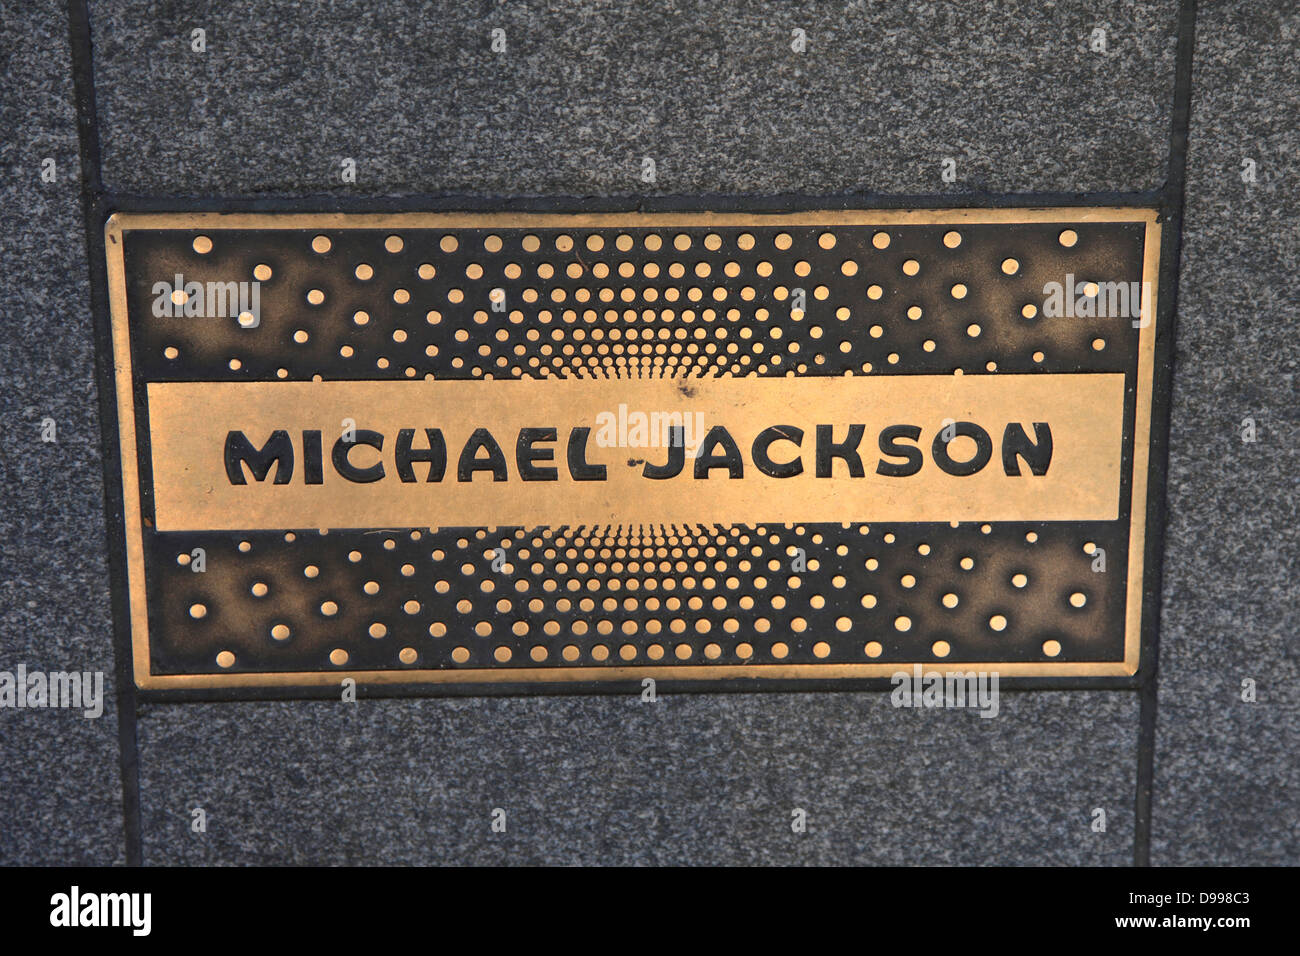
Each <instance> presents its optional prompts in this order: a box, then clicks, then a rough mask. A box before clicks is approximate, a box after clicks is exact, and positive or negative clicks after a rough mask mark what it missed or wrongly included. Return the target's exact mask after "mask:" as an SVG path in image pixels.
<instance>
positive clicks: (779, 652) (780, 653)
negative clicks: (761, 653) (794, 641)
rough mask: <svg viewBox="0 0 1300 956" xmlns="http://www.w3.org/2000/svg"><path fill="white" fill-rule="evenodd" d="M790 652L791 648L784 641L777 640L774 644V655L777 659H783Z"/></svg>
mask: <svg viewBox="0 0 1300 956" xmlns="http://www.w3.org/2000/svg"><path fill="white" fill-rule="evenodd" d="M789 653H790V648H789V646H788V645H786V644H785V643H784V642H782V641H777V642H776V643H775V644H773V645H772V656H773V657H775V658H776V659H777V660H783V659H784V658H785V657H786V656H787V655H789Z"/></svg>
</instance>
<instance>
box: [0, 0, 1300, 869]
mask: <svg viewBox="0 0 1300 956" xmlns="http://www.w3.org/2000/svg"><path fill="white" fill-rule="evenodd" d="M25 6H27V7H31V8H32V11H36V12H32V11H28V10H26V9H24V11H23V13H22V15H21V16H19V15H15V14H11V13H9V12H7V11H6V12H5V13H3V14H0V17H3V26H4V30H3V31H0V55H2V56H3V59H4V64H5V76H6V81H7V82H6V84H5V87H4V88H3V91H2V92H0V104H2V108H3V118H4V124H5V128H6V129H8V130H14V131H17V135H10V136H9V137H8V138H7V139H0V150H3V153H0V155H3V157H4V163H3V165H4V169H5V172H6V178H5V181H4V183H3V184H2V185H0V188H2V189H4V191H5V195H4V204H3V215H4V217H5V222H4V229H3V232H2V234H0V250H3V262H2V269H3V280H2V281H3V282H4V283H5V291H6V292H7V293H8V294H7V295H5V296H4V298H3V302H2V303H0V310H3V320H4V322H5V327H6V339H5V346H4V349H3V354H2V355H0V368H2V369H3V381H2V382H0V385H2V391H0V395H2V396H3V402H4V408H3V410H4V412H5V413H6V416H7V417H6V420H7V421H9V422H11V423H15V425H14V427H21V428H23V429H27V430H29V431H30V432H31V433H32V434H33V435H35V433H36V429H37V428H38V423H39V421H40V419H41V418H42V417H45V416H46V415H50V416H51V417H54V418H56V419H57V420H58V421H59V427H60V443H59V445H58V446H57V452H58V456H59V457H58V459H57V467H56V465H55V463H54V462H52V461H51V460H50V456H49V454H48V453H49V452H50V451H52V450H53V448H52V447H47V446H43V445H40V444H38V443H36V441H35V439H33V442H32V448H33V449H34V453H33V454H31V455H28V456H22V457H20V458H18V459H15V461H16V464H14V465H13V466H11V467H13V468H16V469H18V470H17V471H16V472H15V473H12V474H6V475H4V488H5V496H6V497H5V500H4V511H5V517H6V519H8V520H9V523H10V524H11V525H12V526H13V527H15V528H22V529H23V530H22V533H14V534H10V535H7V536H6V538H5V539H4V541H3V543H2V544H0V562H3V564H2V565H0V567H2V568H3V581H2V582H0V586H3V588H4V606H3V608H0V615H3V616H2V617H0V621H3V635H2V637H3V642H2V643H0V666H3V665H4V663H5V662H6V661H7V660H9V659H10V658H13V659H15V660H26V661H28V662H29V663H30V662H32V661H41V662H53V663H48V664H46V665H45V666H49V667H53V666H55V663H57V664H59V665H60V666H70V665H71V664H72V663H77V664H81V663H82V662H86V663H84V664H83V666H91V664H92V662H93V665H94V666H95V667H98V668H102V669H105V670H108V671H110V672H111V647H110V626H109V617H110V614H109V597H108V581H107V572H106V570H105V560H104V545H103V541H104V518H103V506H102V501H101V497H100V495H101V482H100V475H99V462H98V448H97V446H98V424H97V420H96V419H97V414H96V401H97V398H96V395H95V390H94V387H93V347H92V342H91V335H90V322H89V301H90V298H89V291H88V288H87V277H86V263H85V255H84V242H83V236H82V219H81V209H80V207H79V204H78V193H77V190H78V183H77V181H76V166H77V163H76V158H77V157H76V149H77V143H76V137H75V129H74V125H73V123H74V120H73V110H72V104H71V78H70V66H69V63H68V49H67V47H68V44H67V39H66V35H67V22H66V12H65V11H64V10H63V9H62V7H61V6H60V5H58V4H55V3H52V2H49V0H42V2H41V3H39V4H36V3H33V4H27V5H25ZM1272 7H1273V5H1271V4H1267V3H1263V2H1261V3H1258V4H1239V5H1231V4H1230V5H1224V4H1210V5H1206V9H1205V10H1203V12H1202V15H1201V22H1202V26H1201V35H1200V38H1199V43H1198V50H1197V56H1198V66H1197V73H1196V81H1197V84H1198V87H1199V88H1198V89H1197V94H1196V95H1197V100H1196V110H1195V115H1194V117H1193V126H1192V130H1191V140H1192V144H1193V148H1192V153H1191V162H1190V168H1189V193H1188V210H1187V211H1188V220H1187V247H1186V251H1185V260H1184V268H1183V275H1182V283H1183V289H1182V305H1183V308H1182V316H1181V320H1180V321H1181V326H1180V330H1179V338H1178V341H1177V350H1178V359H1179V362H1180V369H1179V375H1180V377H1179V380H1178V386H1177V389H1176V393H1175V401H1174V420H1173V435H1172V448H1173V460H1172V473H1171V474H1172V478H1171V484H1170V528H1169V535H1170V539H1169V549H1168V558H1167V570H1166V582H1165V583H1166V589H1165V607H1164V620H1165V631H1164V643H1163V645H1162V667H1163V669H1164V676H1163V679H1162V684H1161V694H1160V720H1159V734H1158V737H1157V761H1156V767H1155V769H1156V776H1155V806H1154V810H1155V823H1154V827H1153V845H1152V856H1153V861H1154V862H1156V863H1174V864H1181V863H1210V862H1225V863H1250V862H1270V863H1282V862H1285V863H1292V864H1294V863H1300V848H1298V846H1297V838H1296V825H1297V823H1296V821H1297V820H1300V797H1298V796H1297V794H1300V787H1297V786H1296V783H1297V781H1296V760H1295V754H1296V743H1297V740H1296V733H1297V731H1296V728H1297V724H1298V723H1300V708H1298V707H1297V697H1296V691H1295V690H1294V681H1295V679H1296V678H1297V676H1300V675H1297V674H1296V665H1295V659H1294V653H1295V650H1294V649H1295V647H1296V641H1297V638H1296V636H1295V635H1296V634H1297V632H1298V631H1300V627H1298V626H1297V625H1298V623H1300V622H1297V620H1296V611H1295V607H1296V604H1297V601H1296V598H1297V587H1296V585H1295V584H1294V583H1293V581H1292V580H1291V577H1290V572H1291V570H1292V569H1293V568H1294V567H1295V566H1296V565H1297V563H1298V562H1297V560H1296V554H1295V544H1296V531H1295V521H1296V503H1295V501H1296V499H1295V491H1296V485H1295V477H1294V476H1295V474H1296V468H1297V465H1298V464H1300V463H1298V462H1297V460H1296V452H1295V448H1296V438H1297V435H1296V421H1297V418H1296V415H1297V412H1296V409H1297V407H1298V406H1297V402H1296V386H1295V378H1294V375H1293V373H1294V371H1295V369H1294V363H1295V359H1296V356H1297V354H1298V353H1297V349H1296V347H1295V345H1294V341H1293V339H1294V335H1295V332H1296V331H1297V329H1300V321H1298V320H1297V317H1296V311H1297V296H1296V293H1295V279H1294V277H1295V275H1296V273H1297V268H1296V267H1297V263H1296V248H1297V242H1296V240H1297V238H1300V237H1297V232H1298V231H1300V230H1298V229H1297V220H1296V212H1295V210H1296V208H1297V199H1298V198H1300V197H1297V195H1296V187H1295V184H1294V176H1293V174H1292V172H1291V171H1290V170H1289V167H1288V163H1289V162H1290V161H1291V158H1292V157H1294V155H1295V152H1296V146H1297V145H1298V144H1297V142H1296V132H1295V129H1294V126H1295V123H1294V117H1295V115H1296V114H1297V112H1298V109H1297V101H1298V99H1300V88H1298V87H1297V68H1296V66H1295V64H1294V62H1293V60H1294V57H1293V55H1292V54H1293V51H1294V48H1295V44H1296V40H1297V24H1296V20H1295V18H1294V15H1292V16H1291V17H1290V18H1279V17H1278V16H1277V15H1276V14H1272V13H1270V11H1271V10H1272ZM90 13H91V23H92V29H93V39H94V57H95V63H94V65H95V70H96V83H97V94H98V97H99V121H100V135H101V139H102V146H103V160H104V166H103V172H104V178H105V182H106V185H107V186H108V188H110V189H115V190H120V191H123V192H130V193H140V194H148V195H163V196H167V195H173V196H214V195H215V196H223V195H225V196H236V195H239V196H248V195H258V194H274V195H311V194H324V193H329V194H347V195H356V196H385V195H396V194H403V193H413V192H414V193H464V194H476V195H516V196H517V195H566V196H584V195H594V196H638V195H646V196H651V195H673V194H698V193H711V192H718V193H728V194H740V193H755V194H777V193H783V192H790V193H797V194H804V195H810V196H812V195H818V194H828V193H846V192H851V191H860V192H872V191H878V192H885V193H893V194H909V193H925V194H929V195H932V196H935V197H942V196H944V195H953V196H959V195H969V194H970V193H972V192H980V191H989V192H996V193H1002V192H1021V193H1023V192H1056V193H1060V192H1083V191H1106V190H1122V191H1141V190H1149V189H1156V188H1159V187H1160V186H1161V185H1162V183H1163V182H1164V180H1165V175H1166V169H1167V164H1168V161H1169V128H1170V119H1171V117H1170V108H1171V104H1172V100H1173V89H1174V79H1173V72H1174V50H1175V33H1176V15H1177V11H1176V7H1175V4H1174V3H1172V2H1146V3H1133V2H1103V3H1088V4H1084V3H1079V2H1073V0H1071V2H1062V3H1057V4H1054V5H1043V4H1039V3H1030V2H1013V3H1000V4H997V5H990V6H989V8H988V9H985V7H984V5H981V4H969V3H921V4H905V3H888V4H882V3H865V2H847V3H846V2H836V3H798V4H795V3H792V4H782V5H780V6H779V7H777V6H775V5H762V4H757V3H740V2H734V0H732V2H722V3H698V4H696V3H635V4H634V3H627V2H592V3H584V4H578V3H561V2H552V3H547V4H537V3H533V4H529V3H511V4H508V5H500V4H497V3H489V2H483V3H477V4H459V3H457V4H453V3H437V4H434V3H428V4H405V3H403V4H399V3H393V2H380V3H369V4H361V3H343V2H335V3H323V2H322V3H300V4H287V3H286V4H276V5H266V4H253V3H215V2H189V3H187V2H168V3H162V2H150V0H105V2H92V3H91V4H90ZM1097 27H1102V28H1104V29H1105V30H1106V41H1107V50H1106V52H1105V53H1104V54H1102V53H1094V52H1092V51H1090V50H1089V48H1088V47H1089V40H1090V38H1091V34H1092V31H1093V29H1094V28H1097ZM496 28H500V29H503V30H504V31H505V41H506V52H505V53H495V52H493V51H492V49H491V45H490V44H491V31H492V30H493V29H496ZM796 28H797V29H801V30H803V31H805V33H806V37H807V49H806V51H805V52H803V53H796V52H794V51H793V50H792V49H791V46H790V45H791V42H792V40H793V39H794V37H793V34H792V31H793V30H794V29H796ZM194 29H203V30H205V31H206V43H207V51H206V52H205V53H202V54H199V53H195V52H193V51H192V50H191V49H190V33H191V31H192V30H194ZM44 155H55V156H56V157H59V164H60V170H61V171H63V172H66V176H63V175H61V177H60V179H59V181H58V183H56V184H52V185H48V186H41V185H40V184H39V160H37V159H34V158H33V157H39V156H44ZM1244 156H1251V157H1253V158H1255V159H1256V160H1257V162H1258V163H1259V182H1258V184H1256V185H1254V186H1252V187H1250V188H1246V187H1245V185H1244V184H1242V183H1241V181H1240V177H1239V172H1240V163H1241V159H1242V158H1243V157H1244ZM345 157H346V158H353V159H355V160H356V161H357V168H358V176H357V183H356V185H355V186H348V185H345V184H344V183H342V181H341V180H340V178H339V175H338V171H339V163H340V161H341V160H342V159H343V158H345ZM644 157H650V158H653V159H654V160H655V163H656V173H657V176H656V182H654V183H646V182H643V181H642V179H641V171H642V160H643V158H644ZM945 157H953V158H955V159H956V160H957V178H956V181H955V182H953V183H947V182H944V181H943V180H942V179H941V177H940V172H941V164H942V162H943V159H944V158H945ZM1288 362H1290V363H1291V364H1290V365H1289V366H1287V367H1286V368H1285V369H1282V371H1283V372H1285V373H1287V374H1291V375H1292V377H1291V378H1284V377H1279V376H1278V375H1277V374H1276V373H1277V372H1278V370H1279V369H1278V366H1279V365H1286V363H1288ZM1247 416H1253V417H1255V418H1256V419H1257V421H1258V422H1259V425H1260V441H1259V443H1257V444H1254V445H1242V444H1241V443H1240V441H1239V431H1238V428H1239V424H1240V420H1241V419H1242V418H1244V417H1247ZM15 489H16V491H15ZM11 502H12V504H11ZM1243 529H1245V531H1246V532H1247V533H1246V534H1245V535H1244V536H1243V534H1242V531H1243ZM109 676H110V678H111V673H110V675H109ZM1244 677H1252V678H1254V679H1255V680H1256V681H1257V682H1258V685H1259V698H1260V699H1259V702H1258V703H1256V704H1253V705H1248V704H1244V703H1242V702H1240V701H1239V686H1240V682H1241V679H1242V678H1244ZM109 706H110V708H111V701H110V702H109ZM113 720H114V718H113V714H112V712H111V710H110V712H109V713H108V714H107V715H106V716H105V717H104V718H102V719H101V720H99V721H85V720H83V719H81V718H79V717H78V718H74V717H73V716H72V715H69V714H57V715H49V714H45V715H39V714H31V713H24V714H18V713H15V712H12V711H10V712H0V759H3V764H0V791H3V792H4V793H5V794H6V798H5V800H3V801H0V862H11V861H26V862H73V861H79V862H114V861H120V860H121V859H122V858H123V853H122V846H123V838H122V834H121V827H122V818H121V809H120V789H119V786H118V781H117V747H116V744H117V741H116V736H115V729H114V724H113ZM139 735H140V757H141V781H140V782H141V802H142V826H143V856H144V860H145V862H147V863H150V864H166V863H199V862H204V863H226V864H249V863H346V862H358V863H361V862H374V863H407V862H412V863H414V862H419V863H494V862H518V863H544V862H554V863H666V864H673V863H926V864H938V863H961V864H966V863H970V864H980V863H1042V864H1055V865H1086V864H1107V865H1125V864H1128V863H1130V862H1132V860H1133V856H1134V819H1133V807H1134V795H1135V780H1136V768H1137V738H1138V698H1137V695H1136V694H1134V693H1133V692H1128V691H1089V692H1069V693H1066V692H1055V691H1054V692H1039V693H1013V694H1006V695H1004V697H1003V700H1002V713H1001V715H1000V716H999V717H998V718H997V719H995V720H982V719H980V718H979V717H978V716H976V715H975V714H973V713H967V712H945V711H925V712H916V711H907V710H896V709H894V708H892V707H890V706H889V702H888V699H887V697H886V696H884V695H879V694H844V693H831V694H811V695H795V694H762V695H686V696H678V697H667V698H665V699H663V700H661V701H660V702H659V703H657V704H644V703H641V702H640V701H639V700H638V699H634V698H627V697H570V698H564V697H543V698H514V699H490V700H389V701H362V702H361V703H359V704H355V705H344V704H331V703H322V702H299V703H231V704H184V705H179V704H173V705H150V706H146V707H144V708H142V710H141V714H140V720H139ZM55 761H57V763H58V766H59V770H58V773H57V774H56V775H51V774H50V773H49V765H50V764H51V763H53V762H55ZM68 768H72V772H71V773H69V769H68ZM195 807H203V808H204V810H205V811H206V813H207V822H208V831H207V832H206V833H203V834H198V833H194V832H192V831H191V829H190V825H189V824H190V812H191V811H192V810H193V809H194V808H195ZM497 807H500V808H503V809H505V811H506V820H507V826H506V832H505V833H496V834H494V833H493V832H492V830H491V826H490V823H491V813H492V811H493V809H494V808H497ZM1098 807H1100V808H1103V809H1105V810H1106V814H1107V829H1106V832H1105V833H1097V832H1094V831H1093V830H1092V828H1091V826H1090V824H1091V823H1092V821H1093V819H1094V817H1093V811H1094V810H1095V809H1096V808H1098ZM796 808H802V809H804V810H806V811H807V813H808V827H807V832H806V833H803V834H795V833H792V832H791V827H790V823H791V811H792V810H794V809H796Z"/></svg>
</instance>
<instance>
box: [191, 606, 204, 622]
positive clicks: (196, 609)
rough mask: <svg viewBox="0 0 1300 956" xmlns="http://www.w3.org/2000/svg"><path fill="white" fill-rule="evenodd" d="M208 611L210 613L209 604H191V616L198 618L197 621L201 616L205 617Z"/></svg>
mask: <svg viewBox="0 0 1300 956" xmlns="http://www.w3.org/2000/svg"><path fill="white" fill-rule="evenodd" d="M207 613H208V608H207V606H206V605H204V604H191V605H190V617H192V618H194V620H196V621H197V620H198V619H199V618H201V617H204V616H205V615H206V614H207Z"/></svg>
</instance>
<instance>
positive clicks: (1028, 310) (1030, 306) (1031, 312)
mask: <svg viewBox="0 0 1300 956" xmlns="http://www.w3.org/2000/svg"><path fill="white" fill-rule="evenodd" d="M1020 314H1021V315H1023V316H1024V317H1025V318H1026V319H1032V318H1033V317H1034V316H1036V315H1037V314H1038V306H1036V305H1034V303H1032V302H1027V303H1025V306H1024V308H1022V309H1021V310H1020Z"/></svg>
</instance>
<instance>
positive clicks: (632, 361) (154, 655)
mask: <svg viewBox="0 0 1300 956" xmlns="http://www.w3.org/2000/svg"><path fill="white" fill-rule="evenodd" d="M105 243H106V249H107V256H108V268H109V285H110V293H111V302H110V311H111V329H112V348H113V355H114V362H115V377H116V387H117V408H118V423H117V424H118V433H119V437H120V442H121V458H122V481H123V497H124V521H125V541H126V552H127V555H126V556H127V562H126V564H127V572H128V582H127V583H128V587H129V613H130V631H131V636H132V645H133V662H134V669H135V678H136V681H137V683H138V685H139V686H140V687H141V688H144V689H161V690H166V689H178V690H187V689H218V690H219V689H221V688H256V687H290V688H294V687H300V688H309V687H312V686H323V685H331V684H333V685H337V684H338V683H339V681H340V680H341V679H343V678H344V677H353V678H356V680H357V681H358V682H359V683H361V684H365V685H391V684H411V685H425V686H426V687H427V688H428V689H429V690H431V691H434V690H437V689H439V688H444V689H446V688H451V687H453V686H454V687H460V688H464V687H473V686H475V685H481V686H487V685H493V686H496V687H500V686H502V685H510V686H516V685H546V686H550V687H555V686H566V685H567V686H575V685H578V684H585V685H592V684H596V683H599V682H608V681H617V680H622V681H636V680H639V679H641V678H644V677H653V678H656V679H668V680H680V681H682V682H688V683H689V682H711V683H710V686H715V685H716V684H717V683H718V682H725V681H727V680H728V679H731V678H739V679H740V681H739V682H738V686H753V682H754V680H756V679H758V680H762V679H775V680H782V681H790V680H800V681H802V680H807V681H810V682H817V681H824V680H826V679H844V678H869V677H888V676H889V675H891V674H894V673H895V672H897V671H899V670H909V669H910V668H911V667H912V666H913V665H914V664H918V663H919V664H923V665H927V666H929V665H939V664H946V665H949V666H951V667H953V668H956V669H960V670H965V671H970V670H980V669H983V670H990V671H998V672H999V673H1000V674H1002V675H1005V676H1008V677H1013V678H1014V677H1070V678H1075V677H1125V676H1128V675H1132V674H1134V673H1135V671H1136V670H1137V666H1138V662H1139V658H1140V650H1141V632H1142V610H1143V607H1142V604H1143V579H1144V554H1145V548H1144V545H1145V541H1146V535H1147V514H1146V510H1147V500H1148V494H1147V490H1148V489H1147V486H1148V479H1149V461H1148V450H1149V447H1150V443H1151V438H1152V436H1151V421H1152V399H1153V395H1152V381H1153V368H1154V361H1155V343H1156V336H1157V331H1158V330H1157V328H1156V324H1157V323H1156V288H1157V267H1158V259H1159V249H1160V224H1159V221H1158V217H1157V215H1156V213H1154V212H1153V211H1151V210H1146V209H1136V208H1054V209H1007V210H989V209H981V210H975V209H962V210H924V211H882V210H867V211H829V212H801V213H790V214H736V213H703V212H693V213H671V214H669V213H654V214H649V213H617V214H616V213H609V214H605V213H602V214H559V213H438V214H406V213H394V214H350V213H338V214H298V213H266V214H215V213H183V214H181V213H176V214H171V213H168V214H157V213H119V214H117V215H114V216H113V217H112V218H111V219H110V220H109V222H108V224H107V227H106V234H105Z"/></svg>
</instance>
